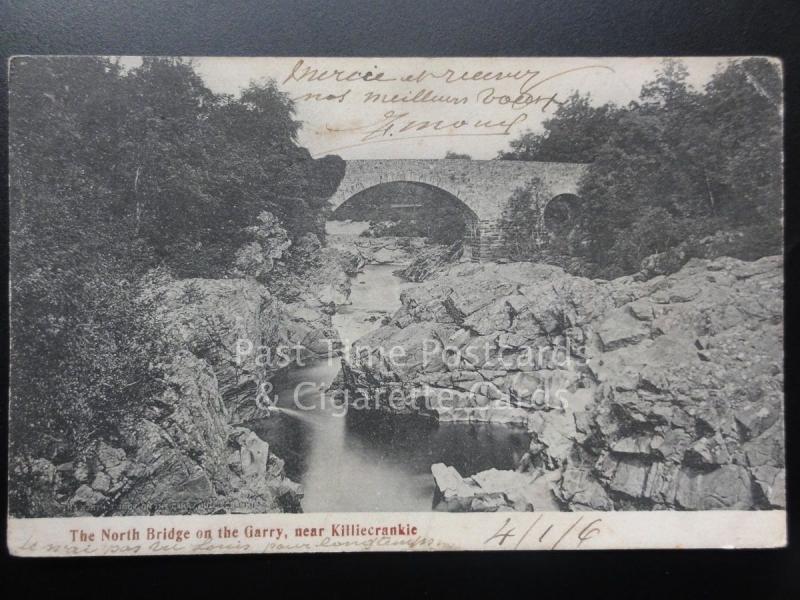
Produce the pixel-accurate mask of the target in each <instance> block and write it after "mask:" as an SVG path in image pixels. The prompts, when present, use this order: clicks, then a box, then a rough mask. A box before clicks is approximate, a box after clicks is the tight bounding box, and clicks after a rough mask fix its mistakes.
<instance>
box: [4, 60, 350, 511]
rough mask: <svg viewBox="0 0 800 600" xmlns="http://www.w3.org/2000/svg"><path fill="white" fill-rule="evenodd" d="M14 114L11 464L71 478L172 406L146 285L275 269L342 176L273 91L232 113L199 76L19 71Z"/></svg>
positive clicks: (46, 66)
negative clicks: (166, 402)
mask: <svg viewBox="0 0 800 600" xmlns="http://www.w3.org/2000/svg"><path fill="white" fill-rule="evenodd" d="M9 108H10V132H9V133H10V136H9V142H10V158H11V160H10V190H11V195H10V196H11V198H10V205H9V212H10V261H11V264H10V292H11V302H10V321H11V382H10V383H11V434H10V440H11V453H12V455H13V456H15V457H22V458H24V457H28V458H31V457H46V458H48V459H55V460H68V459H71V458H72V457H73V456H74V455H75V452H76V450H77V449H79V448H81V447H83V446H85V445H86V442H87V440H89V439H90V438H92V437H94V436H98V435H102V436H105V437H113V436H115V435H116V434H117V433H116V432H118V430H119V428H120V427H121V426H122V425H123V424H124V422H125V420H126V419H129V418H135V417H136V416H137V415H139V414H140V413H141V411H142V410H143V409H144V407H145V406H146V404H147V403H148V402H149V401H150V400H151V399H152V398H153V397H155V396H156V395H157V394H158V393H159V391H160V389H161V387H160V386H161V383H160V371H161V366H160V365H162V364H164V363H165V362H167V361H169V359H170V357H171V356H172V352H173V350H174V349H173V348H172V346H171V342H170V340H167V339H164V334H163V333H162V331H161V328H159V327H158V326H157V320H156V318H155V308H156V307H157V305H158V299H157V298H154V297H153V296H152V294H148V293H145V292H147V290H148V289H151V288H152V285H151V284H152V282H151V281H149V279H150V276H146V274H148V273H151V274H152V273H153V269H154V268H155V267H157V268H158V272H162V273H163V272H169V273H171V274H172V276H176V277H222V276H225V275H226V274H229V273H230V272H231V271H232V270H233V269H235V268H236V267H237V266H245V267H246V269H244V270H247V268H251V267H253V264H255V265H256V266H258V265H260V266H261V267H262V268H266V267H267V266H268V263H269V262H271V261H272V260H273V259H274V258H276V256H278V255H279V254H280V252H281V251H282V249H285V248H286V247H287V246H288V244H289V243H290V240H291V239H294V238H297V237H302V236H303V235H305V234H306V233H308V232H309V231H315V232H317V231H318V230H319V227H320V225H319V224H320V222H321V221H324V205H325V200H326V198H327V196H329V195H330V193H331V192H332V191H333V189H335V187H336V185H338V181H339V179H340V178H341V175H342V173H343V162H342V161H341V159H339V158H337V157H326V158H325V159H322V160H312V159H311V158H310V156H309V154H308V152H307V151H306V150H305V149H303V148H300V147H299V146H297V144H296V136H297V132H298V128H299V123H298V122H297V121H295V120H294V107H293V104H292V102H291V101H290V100H289V99H288V98H287V97H286V95H285V94H283V93H282V92H281V91H280V90H279V89H278V88H277V87H276V86H275V84H274V82H266V83H258V84H257V83H253V84H251V85H250V86H249V87H248V88H247V89H245V90H244V91H243V92H242V93H241V95H240V96H239V97H238V98H234V97H232V96H226V95H218V94H214V93H212V92H211V91H210V90H209V89H208V88H206V87H205V85H204V84H203V81H202V80H201V79H200V77H199V76H198V75H197V73H196V72H195V70H194V68H193V66H192V64H191V63H190V62H187V61H183V60H174V59H163V58H145V59H143V61H142V64H141V65H140V66H138V67H135V68H131V69H129V70H125V69H123V68H122V67H121V66H120V64H119V63H117V62H115V61H112V60H108V59H104V58H93V57H19V58H15V59H13V60H12V62H11V86H10V96H9ZM248 244H249V245H248ZM253 244H255V245H256V246H257V248H256V247H255V246H253ZM239 250H241V251H240V252H237V251H239ZM250 260H252V262H253V264H251V262H249V261H250ZM256 271H258V269H256ZM13 483H14V482H12V484H13ZM22 505H24V502H22V503H19V504H18V506H22Z"/></svg>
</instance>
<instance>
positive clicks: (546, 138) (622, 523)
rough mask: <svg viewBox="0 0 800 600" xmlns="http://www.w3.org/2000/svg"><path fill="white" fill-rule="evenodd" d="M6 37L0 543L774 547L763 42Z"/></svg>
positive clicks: (775, 424)
mask: <svg viewBox="0 0 800 600" xmlns="http://www.w3.org/2000/svg"><path fill="white" fill-rule="evenodd" d="M8 69H9V77H10V79H9V81H10V84H9V88H10V104H9V108H10V111H9V118H10V221H11V231H10V323H11V365H10V410H9V415H10V422H9V454H8V461H9V464H8V473H9V482H8V483H9V498H8V504H9V514H8V539H7V543H8V547H9V549H10V551H11V553H12V554H15V555H18V556H107V555H172V554H206V553H291V552H341V551H358V552H366V551H431V550H560V549H565V550H571V549H586V550H591V549H599V548H714V547H726V548H745V547H748V548H749V547H774V546H782V545H784V544H785V540H786V512H785V505H786V501H785V459H784V454H785V453H784V440H785V430H784V417H783V415H784V408H783V407H784V390H783V378H784V367H783V365H784V358H783V356H784V355H783V352H784V350H783V319H784V317H783V315H784V306H783V287H784V275H783V173H782V168H783V166H782V161H783V155H782V153H783V79H782V77H783V76H782V65H781V63H780V61H778V60H777V59H773V58H769V57H713V58H703V57H683V58H669V57H666V58H662V57H654V58H596V57H595V58H535V57H531V58H386V57H382V58H330V57H328V58H313V57H294V58H220V57H216V58H207V57H206V58H204V57H194V58H192V57H150V56H146V57H135V56H123V57H113V56H17V57H14V58H12V59H11V60H10V61H9V64H8Z"/></svg>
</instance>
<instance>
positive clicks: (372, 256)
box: [327, 234, 427, 265]
mask: <svg viewBox="0 0 800 600" xmlns="http://www.w3.org/2000/svg"><path fill="white" fill-rule="evenodd" d="M327 244H328V247H329V248H333V249H337V250H340V251H342V252H354V253H356V254H357V255H358V256H359V257H360V260H361V261H363V263H366V264H371V265H407V264H410V263H411V262H413V261H414V259H415V258H416V257H417V256H418V255H419V254H420V253H421V252H423V251H424V250H425V248H426V245H427V241H426V238H422V237H399V236H382V237H364V236H360V235H350V234H331V235H328V237H327Z"/></svg>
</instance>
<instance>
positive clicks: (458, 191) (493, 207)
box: [330, 159, 586, 260]
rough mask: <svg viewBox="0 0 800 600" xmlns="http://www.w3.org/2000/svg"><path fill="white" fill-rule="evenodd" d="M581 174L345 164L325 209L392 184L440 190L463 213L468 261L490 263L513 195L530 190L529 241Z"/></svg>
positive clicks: (414, 163)
mask: <svg viewBox="0 0 800 600" xmlns="http://www.w3.org/2000/svg"><path fill="white" fill-rule="evenodd" d="M585 169H586V165H584V164H576V163H546V162H530V161H512V160H466V159H465V160H462V159H434V160H400V159H397V160H395V159H379V160H348V161H346V168H345V174H344V177H343V178H342V181H341V182H340V183H339V187H338V188H337V190H336V192H335V193H334V194H333V196H332V197H331V199H330V203H331V205H332V207H333V209H334V210H335V209H336V208H338V207H339V206H341V205H342V204H344V203H345V202H346V201H347V200H349V199H350V198H352V197H353V196H355V195H356V194H358V193H359V192H363V191H364V190H367V189H369V188H372V187H375V186H378V185H381V184H386V183H392V182H400V181H402V182H411V183H420V184H424V185H429V186H433V187H436V188H439V189H441V190H444V191H445V192H448V193H449V194H450V195H451V196H453V197H454V199H456V200H457V201H458V202H459V203H460V205H461V206H462V207H463V208H464V214H465V216H466V220H467V223H468V225H467V231H468V233H467V238H468V239H467V244H466V246H467V249H468V252H469V253H470V254H471V256H472V258H473V260H491V259H496V258H501V257H503V256H505V255H506V254H507V252H506V249H505V243H504V239H505V235H504V231H503V216H504V214H505V213H506V210H507V208H508V201H509V199H510V197H511V195H512V194H513V193H514V191H515V190H516V189H518V188H523V187H527V186H529V185H532V184H533V185H535V190H534V194H533V197H534V201H533V205H532V206H531V210H533V211H535V213H536V216H537V218H536V222H537V223H539V226H538V227H537V231H536V232H534V234H533V235H542V233H543V232H544V225H545V210H546V209H547V206H548V204H549V203H550V201H551V200H553V199H554V198H557V197H559V196H560V197H562V198H568V197H574V196H575V194H576V193H577V187H578V181H579V179H580V177H581V176H582V175H583V173H584V171H585Z"/></svg>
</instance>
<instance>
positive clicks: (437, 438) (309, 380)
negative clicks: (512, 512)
mask: <svg viewBox="0 0 800 600" xmlns="http://www.w3.org/2000/svg"><path fill="white" fill-rule="evenodd" d="M398 268H399V266H398V265H367V266H366V267H365V268H364V272H363V273H359V274H358V275H357V276H356V277H355V278H354V279H353V281H352V290H353V291H352V294H351V296H350V300H351V302H352V304H351V305H349V306H344V307H340V308H339V309H337V311H338V312H337V314H336V315H335V317H334V326H335V327H336V328H337V330H338V331H339V335H340V337H341V338H342V340H343V341H345V342H346V343H347V342H354V341H356V340H357V339H358V338H360V337H361V336H363V335H364V334H366V333H368V332H369V331H371V330H373V329H376V328H377V327H379V326H380V319H381V317H382V316H384V315H386V314H392V313H393V312H394V311H395V310H396V309H397V308H399V305H400V303H399V286H400V284H401V281H400V279H399V278H397V277H395V276H394V275H393V274H392V271H394V270H396V269H398ZM338 372H339V359H338V358H333V359H330V360H325V361H321V362H318V363H316V364H313V365H308V366H305V367H302V368H295V369H293V370H291V371H290V372H289V373H288V374H287V376H286V377H285V378H284V379H283V380H282V381H280V382H275V383H276V388H275V391H276V393H277V398H278V399H277V406H278V407H280V408H281V410H279V411H278V412H277V413H276V414H274V415H273V416H271V417H270V418H268V419H262V420H260V421H257V422H255V423H253V424H251V426H252V427H253V429H254V430H255V432H256V433H257V434H258V435H260V436H261V437H262V438H263V439H265V440H266V441H267V442H269V444H270V447H271V449H272V450H274V452H275V453H276V454H277V455H278V456H280V457H281V458H283V459H284V460H285V461H286V472H287V475H288V476H289V477H290V478H291V479H293V480H294V481H298V482H300V483H302V484H303V487H304V490H305V496H304V498H303V501H302V504H303V510H304V511H305V512H348V511H351V512H359V511H405V512H409V511H428V510H431V508H432V501H433V490H434V484H433V477H432V475H431V471H430V468H431V465H433V464H434V463H437V462H443V463H445V464H448V465H452V466H454V467H456V469H458V471H459V472H460V473H461V474H462V475H464V476H468V475H473V474H475V473H477V472H479V471H483V470H485V469H489V468H492V467H496V468H498V469H512V468H514V466H515V465H516V463H517V461H518V460H519V459H520V457H521V456H522V454H523V453H524V452H525V450H526V449H527V447H528V443H529V439H528V436H527V434H526V433H525V432H524V431H523V430H522V429H516V428H512V427H508V426H504V425H492V424H472V425H470V424H462V423H440V424H437V423H435V422H433V421H431V420H429V419H426V418H423V417H416V416H386V415H378V414H375V413H363V412H362V413H358V414H355V411H353V412H350V413H347V411H346V410H345V407H343V406H340V405H336V404H334V403H333V402H332V401H331V399H330V397H329V396H325V395H324V394H323V393H322V392H323V391H324V390H325V389H326V388H327V387H328V386H329V385H330V383H331V382H332V381H333V379H334V378H335V377H336V375H337V373H338Z"/></svg>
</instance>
